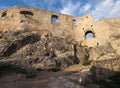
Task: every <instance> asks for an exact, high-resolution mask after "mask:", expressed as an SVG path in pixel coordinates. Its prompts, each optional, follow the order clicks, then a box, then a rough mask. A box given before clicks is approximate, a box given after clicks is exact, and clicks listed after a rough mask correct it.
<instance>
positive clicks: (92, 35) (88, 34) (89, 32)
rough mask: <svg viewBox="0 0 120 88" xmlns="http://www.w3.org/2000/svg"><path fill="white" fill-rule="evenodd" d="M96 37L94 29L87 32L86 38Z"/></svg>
mask: <svg viewBox="0 0 120 88" xmlns="http://www.w3.org/2000/svg"><path fill="white" fill-rule="evenodd" d="M94 37H95V35H94V33H93V32H92V31H87V32H86V33H85V38H86V39H91V38H94Z"/></svg>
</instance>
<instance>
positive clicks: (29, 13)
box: [20, 11, 33, 17]
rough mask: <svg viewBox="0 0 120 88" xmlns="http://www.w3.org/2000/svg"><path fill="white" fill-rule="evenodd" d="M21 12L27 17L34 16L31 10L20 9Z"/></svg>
mask: <svg viewBox="0 0 120 88" xmlns="http://www.w3.org/2000/svg"><path fill="white" fill-rule="evenodd" d="M20 14H23V15H25V16H26V17H32V16H33V13H32V12H31V11H20Z"/></svg>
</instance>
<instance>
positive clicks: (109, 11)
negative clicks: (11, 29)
mask: <svg viewBox="0 0 120 88" xmlns="http://www.w3.org/2000/svg"><path fill="white" fill-rule="evenodd" d="M0 4H1V5H0V9H4V8H6V7H9V6H13V5H22V6H29V7H34V8H40V9H43V10H50V11H54V12H60V13H63V14H68V15H72V16H83V15H86V14H89V13H91V14H92V15H93V17H94V19H95V20H98V19H101V18H118V17H120V9H119V7H120V0H16V1H14V2H13V1H10V0H4V1H1V3H0ZM4 4H5V5H4ZM6 4H7V5H9V4H10V5H9V6H6Z"/></svg>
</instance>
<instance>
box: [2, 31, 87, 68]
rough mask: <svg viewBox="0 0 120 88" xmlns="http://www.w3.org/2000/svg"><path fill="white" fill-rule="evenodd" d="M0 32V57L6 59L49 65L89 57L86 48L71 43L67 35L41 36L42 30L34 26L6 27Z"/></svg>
mask: <svg viewBox="0 0 120 88" xmlns="http://www.w3.org/2000/svg"><path fill="white" fill-rule="evenodd" d="M0 34H1V39H0V48H1V49H0V57H1V60H2V61H5V62H6V61H8V62H10V63H13V64H17V65H21V66H28V67H33V68H44V69H48V68H64V67H66V66H70V65H73V64H78V63H79V62H82V61H83V60H84V58H85V59H86V55H87V54H86V53H87V51H85V48H83V47H82V48H80V47H79V46H78V45H74V44H72V43H69V42H68V41H67V40H66V39H64V38H60V37H49V36H46V37H44V38H41V35H40V34H39V33H37V32H36V31H30V30H19V31H18V30H17V31H6V32H1V33H0ZM80 53H81V54H80ZM79 54H80V55H79ZM80 59H81V60H80Z"/></svg>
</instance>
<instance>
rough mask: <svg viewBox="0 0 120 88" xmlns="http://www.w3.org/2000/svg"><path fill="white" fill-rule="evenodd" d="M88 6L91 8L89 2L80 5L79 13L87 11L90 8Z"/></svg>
mask: <svg viewBox="0 0 120 88" xmlns="http://www.w3.org/2000/svg"><path fill="white" fill-rule="evenodd" d="M90 8H91V5H90V4H85V5H84V6H82V7H81V9H80V12H81V13H84V12H87V11H89V10H90Z"/></svg>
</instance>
